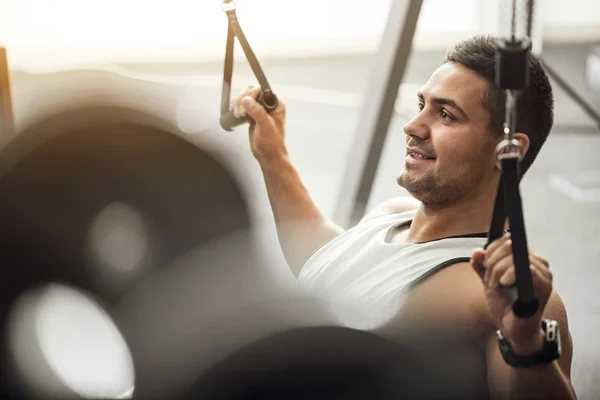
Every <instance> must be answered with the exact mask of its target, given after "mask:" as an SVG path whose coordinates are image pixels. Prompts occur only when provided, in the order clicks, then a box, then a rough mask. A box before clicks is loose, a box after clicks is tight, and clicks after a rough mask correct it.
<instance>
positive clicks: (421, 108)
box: [418, 102, 425, 111]
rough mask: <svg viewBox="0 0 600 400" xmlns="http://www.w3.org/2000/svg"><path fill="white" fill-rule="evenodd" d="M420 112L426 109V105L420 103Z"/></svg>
mask: <svg viewBox="0 0 600 400" xmlns="http://www.w3.org/2000/svg"><path fill="white" fill-rule="evenodd" d="M418 107H419V111H423V108H425V104H423V103H422V102H419V105H418Z"/></svg>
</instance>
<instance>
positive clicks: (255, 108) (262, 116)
mask: <svg viewBox="0 0 600 400" xmlns="http://www.w3.org/2000/svg"><path fill="white" fill-rule="evenodd" d="M242 105H243V106H244V108H245V109H246V112H247V113H248V115H249V116H250V117H252V119H253V120H254V121H255V122H256V124H257V125H264V124H266V123H267V121H268V118H269V115H268V113H267V110H265V108H264V107H263V106H261V105H260V104H259V103H258V102H257V101H256V99H254V98H253V97H251V96H246V97H244V98H243V99H242Z"/></svg>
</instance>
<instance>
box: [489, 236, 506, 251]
mask: <svg viewBox="0 0 600 400" xmlns="http://www.w3.org/2000/svg"><path fill="white" fill-rule="evenodd" d="M509 239H510V233H506V234H504V235H502V236H500V237H499V238H498V239H496V240H494V241H493V242H492V243H490V245H489V246H488V247H487V248H486V250H487V252H488V254H491V253H492V252H494V251H495V250H496V249H497V248H498V247H500V246H502V244H503V243H504V242H506V241H507V240H509Z"/></svg>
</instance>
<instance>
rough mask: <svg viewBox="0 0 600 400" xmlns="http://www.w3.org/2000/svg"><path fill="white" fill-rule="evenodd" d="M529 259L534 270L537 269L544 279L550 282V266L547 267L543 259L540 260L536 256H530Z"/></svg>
mask: <svg viewBox="0 0 600 400" xmlns="http://www.w3.org/2000/svg"><path fill="white" fill-rule="evenodd" d="M530 261H531V264H532V265H533V266H534V267H535V268H536V270H537V271H539V273H540V274H541V275H542V276H543V277H544V279H546V280H548V281H550V282H552V279H553V275H552V271H550V268H548V267H547V266H546V264H545V263H544V261H542V260H540V259H538V258H536V257H532V258H531V260H530Z"/></svg>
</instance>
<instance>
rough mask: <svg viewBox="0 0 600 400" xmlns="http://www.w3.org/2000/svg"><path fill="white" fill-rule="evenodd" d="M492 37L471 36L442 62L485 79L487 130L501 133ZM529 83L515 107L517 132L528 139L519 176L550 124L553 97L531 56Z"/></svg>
mask: <svg viewBox="0 0 600 400" xmlns="http://www.w3.org/2000/svg"><path fill="white" fill-rule="evenodd" d="M497 39H498V38H497V37H494V36H490V35H487V36H475V37H473V38H470V39H467V40H465V41H462V42H459V43H458V44H456V45H455V46H454V48H452V49H451V50H449V51H448V53H447V54H446V58H445V60H444V63H457V64H460V65H463V66H464V67H466V68H468V69H470V70H472V71H474V72H475V73H477V74H478V75H480V76H482V77H483V78H485V79H486V80H487V81H488V83H489V88H488V91H487V93H486V94H485V97H484V106H485V108H486V109H487V110H488V112H489V113H490V130H491V131H492V132H493V133H495V134H498V135H502V133H503V127H504V126H503V124H504V119H505V114H504V104H505V101H506V96H505V93H504V91H503V90H500V89H498V87H497V86H496V84H495V71H496V69H495V68H496V67H495V65H496V41H497ZM529 68H530V73H531V75H530V84H529V87H528V88H527V89H525V90H524V92H523V93H522V94H521V95H520V97H519V101H518V103H517V104H518V108H517V132H523V133H525V134H527V136H528V137H529V141H530V145H529V150H528V151H527V154H526V155H525V157H523V159H522V160H521V163H520V175H521V177H523V175H524V174H525V172H527V170H528V169H529V167H531V164H532V163H533V161H534V160H535V159H536V157H537V155H538V153H539V152H540V149H541V148H542V145H543V144H544V143H545V142H546V139H547V138H548V135H549V133H550V130H551V129H552V125H553V123H554V96H553V94H552V86H551V84H550V80H549V79H548V75H547V74H546V71H545V70H544V68H543V66H542V64H541V62H540V60H539V59H538V57H536V56H535V55H534V54H530V57H529Z"/></svg>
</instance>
